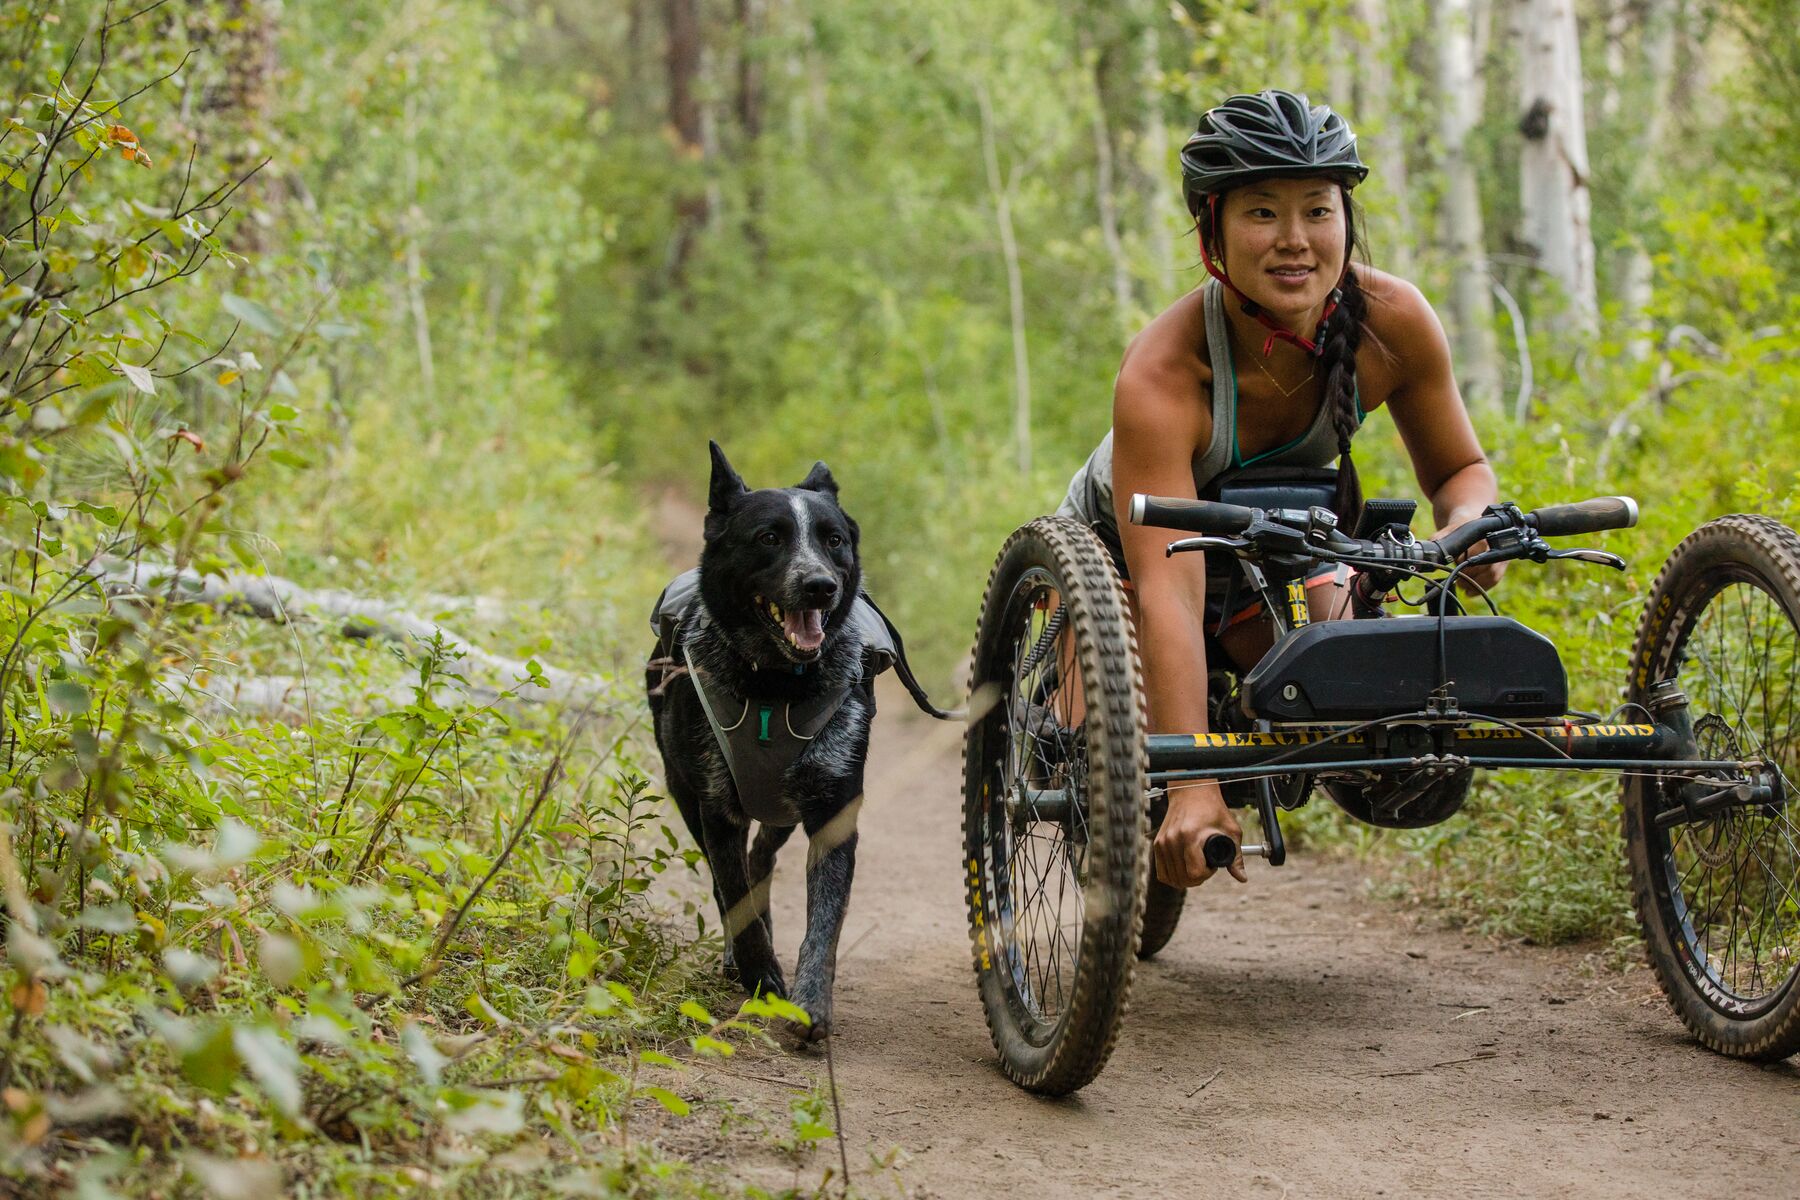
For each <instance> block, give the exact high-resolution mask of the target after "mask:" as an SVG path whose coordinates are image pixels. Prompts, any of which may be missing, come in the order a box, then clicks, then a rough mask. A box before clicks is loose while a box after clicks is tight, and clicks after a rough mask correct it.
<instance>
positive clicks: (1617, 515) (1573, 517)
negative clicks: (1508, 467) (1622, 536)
mask: <svg viewBox="0 0 1800 1200" xmlns="http://www.w3.org/2000/svg"><path fill="white" fill-rule="evenodd" d="M1637 521H1638V506H1637V501H1636V500H1633V499H1632V498H1631V497H1630V496H1599V497H1596V498H1595V499H1592V500H1582V501H1579V502H1578V503H1575V504H1552V505H1550V506H1548V507H1547V508H1540V509H1538V510H1537V511H1536V512H1534V513H1532V514H1531V523H1532V524H1533V525H1535V526H1537V531H1538V532H1539V533H1540V534H1542V535H1543V536H1545V537H1566V536H1568V535H1569V534H1575V533H1599V532H1600V531H1601V530H1603V529H1630V528H1631V527H1632V526H1633V525H1636V524H1637Z"/></svg>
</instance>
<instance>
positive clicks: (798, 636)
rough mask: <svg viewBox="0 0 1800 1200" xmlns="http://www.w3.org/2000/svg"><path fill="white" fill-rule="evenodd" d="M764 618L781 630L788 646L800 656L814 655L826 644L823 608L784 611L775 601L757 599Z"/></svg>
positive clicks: (759, 597)
mask: <svg viewBox="0 0 1800 1200" xmlns="http://www.w3.org/2000/svg"><path fill="white" fill-rule="evenodd" d="M756 603H757V607H758V608H760V609H761V610H762V613H763V615H764V616H766V617H768V618H769V619H770V620H771V621H773V622H774V623H775V625H776V627H777V628H779V629H780V630H781V634H782V636H783V637H785V638H786V639H787V644H788V645H789V646H790V647H792V648H793V649H794V650H795V651H797V652H799V653H800V654H805V655H813V654H817V653H818V652H819V647H820V646H823V645H824V644H825V610H824V609H822V608H795V609H783V608H782V607H781V605H779V604H777V603H775V602H774V601H773V600H765V599H763V598H762V597H761V596H758V597H757V598H756Z"/></svg>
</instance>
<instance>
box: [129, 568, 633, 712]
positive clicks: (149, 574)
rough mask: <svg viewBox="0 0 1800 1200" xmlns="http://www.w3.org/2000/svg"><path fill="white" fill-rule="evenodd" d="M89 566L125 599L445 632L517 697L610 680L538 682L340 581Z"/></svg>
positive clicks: (402, 631) (576, 699) (563, 692)
mask: <svg viewBox="0 0 1800 1200" xmlns="http://www.w3.org/2000/svg"><path fill="white" fill-rule="evenodd" d="M93 573H94V576H95V578H96V580H97V581H98V582H99V584H100V586H101V587H102V589H103V590H104V591H105V592H106V594H107V595H108V596H109V597H110V598H112V599H114V600H116V601H120V602H124V603H131V602H134V601H136V602H151V601H154V602H162V603H172V604H201V605H205V606H206V607H208V608H213V609H217V610H218V611H220V612H228V613H235V614H237V615H239V616H249V617H256V618H258V619H260V620H264V621H274V622H277V623H280V624H287V623H289V622H293V621H297V620H302V619H306V620H317V621H327V622H335V623H336V624H337V625H338V630H339V632H340V633H342V634H343V636H345V637H350V638H364V639H367V638H373V639H376V640H378V641H389V642H401V643H407V642H412V641H418V642H429V641H431V640H432V639H433V638H442V639H443V642H444V644H445V645H446V646H449V647H450V648H451V649H452V650H453V652H454V653H455V654H456V655H457V656H458V664H459V668H461V669H465V670H466V669H471V668H472V669H473V670H475V671H478V672H481V673H483V674H485V675H487V676H488V677H489V678H490V680H503V681H504V682H505V686H503V687H499V688H496V689H494V690H493V692H492V695H493V696H496V697H497V696H499V695H500V694H502V693H504V692H506V691H513V690H514V687H515V685H516V691H514V695H515V696H516V697H517V698H518V699H520V700H527V701H532V702H536V703H562V704H566V703H575V704H586V703H588V702H590V701H594V700H597V699H599V698H600V697H602V696H603V695H604V694H605V693H606V690H607V687H608V681H607V680H606V679H604V678H601V677H599V676H595V675H583V674H580V673H578V672H575V671H568V670H564V669H561V668H558V667H547V666H543V665H541V664H540V665H539V668H538V672H537V674H538V676H539V677H540V678H541V679H542V680H543V682H542V683H539V682H536V681H534V680H532V679H531V678H530V676H531V671H530V669H529V668H528V667H527V665H526V664H525V663H524V662H522V661H520V660H518V659H514V658H506V657H504V656H502V655H498V654H494V653H492V652H490V651H487V650H483V649H482V648H481V647H479V646H477V645H475V644H474V643H473V642H471V641H470V640H469V639H468V638H465V637H463V636H462V635H461V634H458V633H456V632H454V631H452V630H450V629H447V628H445V627H444V626H442V625H439V624H437V623H436V622H434V621H428V620H426V619H425V618H423V617H420V616H417V615H416V614H414V613H412V612H409V611H407V610H406V609H405V608H402V607H401V606H400V605H398V604H395V603H392V602H390V601H387V600H375V599H371V598H369V597H367V596H358V595H356V594H355V593H353V592H347V591H344V590H342V589H339V588H320V589H311V588H303V587H301V586H300V585H299V584H297V583H295V582H294V581H292V580H291V579H283V578H282V577H281V576H279V575H250V574H245V573H241V572H230V573H227V574H224V575H202V574H201V573H200V572H198V571H195V570H192V569H183V570H176V569H175V568H174V567H172V566H170V565H168V564H166V563H141V562H128V561H122V560H115V561H113V562H110V563H109V562H105V561H103V562H101V563H100V564H97V565H96V567H95V568H94V572H93ZM288 682H289V683H291V681H288ZM283 686H284V685H277V686H276V687H273V688H268V689H264V688H256V687H252V688H249V689H248V692H249V693H254V694H256V695H257V697H258V698H259V699H265V700H269V699H272V698H273V696H274V695H275V694H276V693H277V692H278V691H282V689H283ZM472 691H474V692H476V693H481V694H485V693H486V691H487V689H486V688H483V687H480V686H478V685H477V686H475V687H473V688H472ZM239 692H240V694H245V692H246V689H244V688H243V687H240V688H239Z"/></svg>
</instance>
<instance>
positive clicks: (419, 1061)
mask: <svg viewBox="0 0 1800 1200" xmlns="http://www.w3.org/2000/svg"><path fill="white" fill-rule="evenodd" d="M400 1047H401V1049H403V1050H405V1051H406V1056H407V1057H408V1058H410V1059H412V1061H413V1066H415V1067H417V1068H419V1078H421V1079H423V1080H424V1081H425V1082H426V1083H427V1084H429V1085H430V1086H431V1087H436V1086H437V1085H438V1084H439V1082H441V1081H442V1079H443V1076H444V1066H445V1064H446V1063H448V1062H449V1061H450V1060H449V1059H447V1058H445V1057H444V1056H443V1055H442V1054H440V1053H438V1048H437V1047H436V1046H434V1045H432V1044H431V1039H430V1038H429V1037H427V1036H426V1034H425V1029H424V1027H423V1026H422V1025H420V1024H419V1023H418V1022H417V1021H408V1022H407V1023H406V1027H405V1028H404V1029H402V1030H401V1031H400Z"/></svg>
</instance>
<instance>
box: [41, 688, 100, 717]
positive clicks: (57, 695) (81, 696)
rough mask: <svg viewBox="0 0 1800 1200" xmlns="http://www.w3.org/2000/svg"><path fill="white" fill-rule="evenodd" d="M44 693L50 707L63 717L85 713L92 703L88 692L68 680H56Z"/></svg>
mask: <svg viewBox="0 0 1800 1200" xmlns="http://www.w3.org/2000/svg"><path fill="white" fill-rule="evenodd" d="M44 691H45V694H47V695H48V696H49V698H50V707H51V708H53V709H55V710H56V711H57V712H59V713H61V714H63V716H65V717H66V716H72V715H73V714H75V713H84V712H86V711H87V710H88V706H89V705H90V704H91V703H92V702H93V701H92V698H91V697H90V696H89V695H88V690H87V689H86V688H84V687H82V686H81V685H80V684H79V683H76V682H75V681H73V680H70V679H58V680H57V681H56V682H54V683H52V684H51V685H50V686H49V687H47V688H45V689H44Z"/></svg>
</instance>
